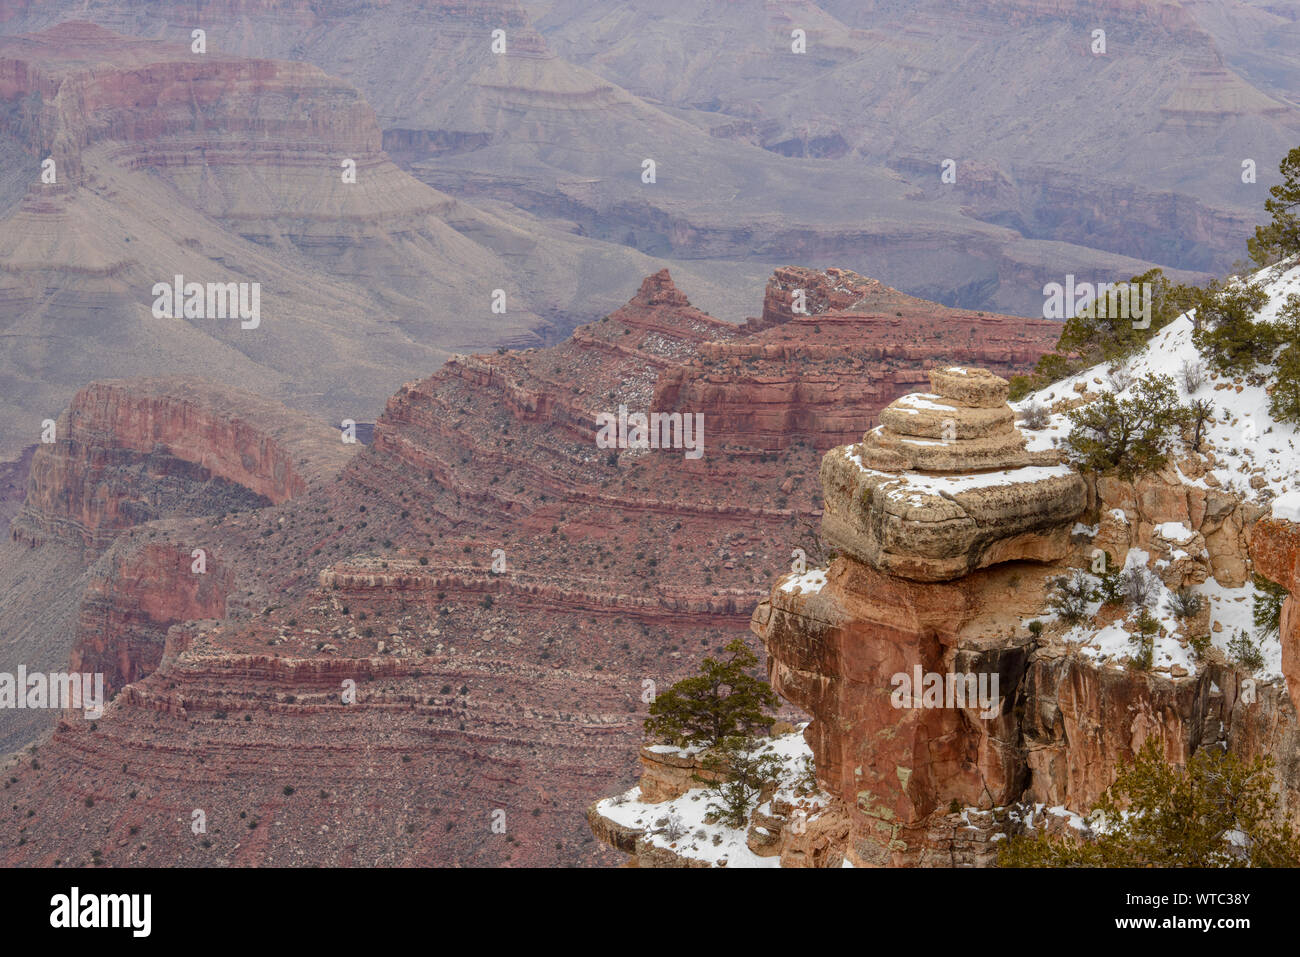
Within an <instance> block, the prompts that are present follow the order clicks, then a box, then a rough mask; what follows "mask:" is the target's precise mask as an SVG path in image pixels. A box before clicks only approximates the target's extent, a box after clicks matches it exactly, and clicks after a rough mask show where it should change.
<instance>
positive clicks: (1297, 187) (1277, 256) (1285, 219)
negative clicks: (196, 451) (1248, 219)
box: [1246, 146, 1300, 266]
mask: <svg viewBox="0 0 1300 957" xmlns="http://www.w3.org/2000/svg"><path fill="white" fill-rule="evenodd" d="M1279 169H1280V171H1281V173H1282V182H1280V183H1278V184H1277V185H1276V186H1272V187H1270V188H1269V191H1268V195H1269V198H1268V199H1267V200H1265V201H1264V209H1265V210H1266V211H1268V212H1269V213H1271V214H1272V216H1273V219H1272V221H1271V222H1269V223H1266V224H1264V225H1263V226H1257V227H1256V228H1255V235H1254V237H1253V238H1252V239H1250V240H1248V241H1247V243H1246V246H1247V248H1248V249H1249V250H1250V258H1251V259H1253V260H1255V262H1257V263H1259V264H1260V265H1261V266H1268V265H1272V264H1273V263H1275V262H1277V261H1278V260H1281V259H1289V258H1290V257H1292V256H1295V255H1297V254H1300V146H1297V147H1296V148H1295V149H1293V150H1291V152H1289V153H1287V154H1286V157H1285V158H1284V159H1283V160H1282V164H1281V166H1280V167H1279Z"/></svg>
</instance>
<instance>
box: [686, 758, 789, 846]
mask: <svg viewBox="0 0 1300 957" xmlns="http://www.w3.org/2000/svg"><path fill="white" fill-rule="evenodd" d="M702 764H703V766H704V769H705V770H706V771H712V772H714V774H715V775H716V777H715V779H714V780H712V781H710V782H709V790H710V791H711V792H712V794H713V797H714V800H712V801H710V802H709V806H708V811H709V812H710V813H712V814H714V815H715V816H716V817H717V818H718V819H719V820H721V821H724V822H725V823H727V824H729V825H731V826H732V827H744V825H745V823H746V822H747V821H748V820H749V812H750V810H751V809H752V808H753V806H754V802H755V801H756V800H757V798H758V796H759V794H761V793H762V790H763V788H764V787H765V786H766V785H767V784H768V783H769V782H772V781H775V780H776V778H777V776H778V775H779V774H780V772H781V762H780V760H779V759H778V758H777V757H776V756H775V755H771V754H758V753H756V750H755V748H754V742H753V740H752V739H746V738H741V737H727V738H723V739H722V740H721V741H720V742H719V743H718V744H717V746H716V747H715V748H714V749H713V750H711V751H710V752H709V753H708V755H706V756H705V758H704V760H703V762H702Z"/></svg>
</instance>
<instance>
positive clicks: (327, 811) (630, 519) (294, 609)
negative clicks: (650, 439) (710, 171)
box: [0, 267, 1058, 865]
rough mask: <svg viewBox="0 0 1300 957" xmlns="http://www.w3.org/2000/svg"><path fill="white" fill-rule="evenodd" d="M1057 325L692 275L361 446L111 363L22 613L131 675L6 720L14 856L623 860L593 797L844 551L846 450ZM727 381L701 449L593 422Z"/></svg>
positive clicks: (20, 654)
mask: <svg viewBox="0 0 1300 957" xmlns="http://www.w3.org/2000/svg"><path fill="white" fill-rule="evenodd" d="M794 288H800V289H803V290H805V291H806V296H805V299H806V302H807V303H808V309H809V313H808V314H807V315H802V314H797V313H794V312H791V311H789V310H787V309H785V308H784V307H783V305H782V304H783V303H789V302H791V301H793V295H792V292H793V289H794ZM885 306H887V308H882V307H885ZM818 326H820V327H821V329H820V331H819V332H818V331H813V330H814V329H815V328H816V327H818ZM940 327H942V328H944V329H945V330H947V331H948V335H946V336H945V338H944V339H943V340H936V339H934V338H933V337H932V334H931V330H932V329H937V328H940ZM1057 328H1058V327H1057V326H1056V325H1055V324H1053V323H1050V322H1046V321H1043V320H1025V319H1017V318H1014V317H1009V316H990V315H984V316H979V315H975V314H973V313H965V312H962V311H960V310H954V309H950V308H948V307H943V306H939V305H936V304H934V303H929V302H924V301H921V300H916V299H913V298H912V297H909V296H906V295H904V294H902V293H899V292H897V291H896V290H893V289H890V288H888V287H886V286H883V285H882V284H881V283H879V282H878V281H876V280H871V279H867V278H865V277H862V276H859V275H857V274H855V273H852V272H850V271H847V270H838V269H836V270H810V269H804V268H799V267H785V268H783V269H781V270H779V271H778V273H777V274H776V275H774V276H773V277H772V279H771V281H770V283H769V287H768V290H767V293H766V294H765V296H764V303H763V314H762V315H761V316H757V317H753V318H752V320H750V321H747V322H746V323H743V324H740V325H736V324H733V323H726V322H721V321H719V320H717V319H714V318H712V317H710V316H709V315H707V314H706V313H704V312H702V311H700V310H699V309H697V308H695V307H694V306H693V305H691V303H690V301H689V300H688V299H687V297H686V296H685V295H684V294H683V292H682V291H681V290H680V289H679V288H678V287H677V285H676V283H675V282H674V281H673V279H672V277H671V276H670V275H669V274H668V272H667V271H664V270H661V271H659V272H657V273H654V274H651V275H650V276H648V277H647V278H646V279H645V280H644V282H643V283H642V284H641V288H640V290H639V291H638V292H637V294H636V295H635V296H633V297H632V299H631V300H630V301H628V302H627V303H626V305H624V306H623V307H621V308H619V309H617V310H615V311H613V312H612V313H610V314H609V315H608V316H606V317H604V318H603V319H601V320H599V321H597V322H593V323H590V324H587V325H584V326H581V327H579V328H578V329H576V330H575V331H574V333H573V335H572V336H571V337H570V338H569V339H567V340H566V341H565V342H563V343H561V344H559V345H556V346H553V347H546V348H541V347H539V348H526V349H522V350H513V351H502V352H495V353H487V354H480V355H458V356H453V357H452V358H451V359H449V360H448V361H447V362H446V363H445V364H444V365H443V366H442V367H441V368H440V369H439V370H438V371H437V372H435V373H434V374H433V375H431V376H429V377H427V378H425V379H422V380H419V381H412V382H408V383H406V384H405V385H404V386H402V388H400V389H399V390H398V391H397V393H396V394H394V395H393V396H392V397H391V398H390V399H389V401H388V403H387V407H386V408H385V410H384V412H383V414H382V415H381V416H380V417H379V418H378V421H377V422H376V423H375V426H374V431H373V437H372V439H371V441H370V443H369V444H368V445H364V446H363V445H360V444H355V445H347V444H344V442H343V441H342V436H341V434H340V433H339V431H338V430H337V429H332V428H330V427H328V426H323V425H320V424H318V423H314V422H313V421H312V420H311V419H310V418H307V417H304V416H303V415H302V414H301V413H296V412H291V411H289V410H287V409H284V408H282V407H280V406H279V405H278V404H277V403H275V402H274V401H272V400H270V399H266V398H263V397H255V396H251V395H248V394H244V393H241V392H240V391H239V390H237V389H235V388H233V387H231V386H228V385H221V386H218V385H215V384H212V383H205V382H197V381H190V380H179V379H176V378H174V377H169V378H162V379H153V380H116V381H108V382H102V383H95V384H93V385H90V386H87V387H86V388H84V389H82V390H81V391H80V392H79V393H78V394H77V396H76V397H75V398H74V401H73V403H72V406H71V407H70V408H69V409H68V410H67V411H66V412H65V413H64V414H63V415H62V416H61V417H60V419H59V422H58V429H57V439H56V441H55V442H52V443H49V444H44V445H41V446H39V447H38V448H37V450H36V453H35V455H34V456H33V457H32V461H31V468H30V473H31V477H30V480H29V487H28V492H27V496H26V500H25V502H24V504H23V507H22V509H21V510H20V512H19V514H18V515H17V516H16V517H15V519H14V522H13V525H12V528H11V530H10V536H9V541H7V542H6V543H4V545H3V548H0V634H3V635H4V636H5V638H6V640H7V649H6V650H7V653H8V655H9V656H11V657H17V658H18V660H24V661H27V662H29V667H33V668H34V667H36V666H37V665H38V664H43V665H44V667H45V668H46V669H47V670H54V669H56V668H57V667H63V666H64V665H66V664H67V663H68V662H72V663H73V664H75V665H76V666H77V667H81V668H93V669H95V670H97V671H102V672H103V673H104V674H105V675H106V686H107V689H108V693H109V696H110V698H111V702H110V704H109V705H108V707H107V709H106V711H105V713H104V715H103V716H102V717H101V718H99V719H98V720H97V721H93V722H88V721H86V720H84V719H83V718H82V717H81V716H79V715H58V714H46V715H44V717H46V718H48V723H47V724H46V726H44V727H40V726H34V725H32V724H30V723H29V724H25V725H15V724H14V716H15V715H16V714H18V713H17V712H9V713H4V714H0V719H2V720H4V721H5V722H6V723H5V725H3V726H2V727H0V732H3V733H4V735H5V738H6V740H7V741H9V742H11V747H12V748H15V749H16V750H15V751H14V753H13V755H12V756H11V758H10V759H9V762H8V765H7V770H6V775H7V776H8V777H10V778H16V780H11V781H10V782H9V787H8V788H7V791H8V793H9V794H10V796H11V800H10V802H9V804H10V810H9V811H6V812H5V813H6V814H10V815H12V817H13V821H12V825H13V826H12V828H11V829H10V831H9V834H10V839H7V840H6V842H5V844H4V847H3V848H2V849H0V859H3V860H4V861H5V862H6V863H8V864H21V863H28V864H37V863H39V864H45V865H52V864H54V863H55V862H56V861H57V862H58V863H60V864H63V865H68V864H76V863H86V862H88V861H90V860H92V859H96V860H102V861H103V862H105V863H111V864H117V865H130V864H214V863H215V864H232V865H242V864H307V863H311V864H420V865H424V864H457V863H459V864H479V865H505V864H516V865H517V864H529V865H540V864H599V863H612V862H615V861H616V860H617V859H618V855H617V854H615V852H613V851H612V850H610V849H608V848H606V847H605V846H604V845H602V844H600V843H598V842H596V841H595V840H594V838H593V837H592V836H591V834H590V832H589V830H588V828H587V825H586V822H585V821H584V819H583V817H582V808H584V807H585V806H586V805H587V804H588V803H589V802H590V801H591V800H592V799H593V798H594V797H595V796H597V795H598V794H599V793H600V792H601V791H602V790H603V789H604V788H605V787H606V786H607V785H608V782H609V781H610V780H611V779H617V778H619V777H623V778H624V779H627V780H630V779H631V775H632V773H633V770H634V768H635V767H636V763H637V753H638V747H639V744H640V738H641V734H640V724H641V721H642V720H643V719H644V717H645V708H646V704H645V702H646V698H645V695H646V689H647V688H653V687H665V686H666V685H667V684H670V683H671V682H673V681H675V680H677V679H678V678H680V677H683V676H684V675H685V674H686V673H688V672H689V671H690V670H691V669H692V667H693V664H694V661H695V658H696V656H697V655H698V654H699V653H700V652H702V651H705V650H708V649H714V648H718V647H721V646H722V645H724V644H725V643H726V642H727V641H729V640H731V639H733V638H735V637H738V636H740V637H743V636H745V635H746V634H747V630H748V627H749V621H750V616H751V613H752V611H753V608H754V605H755V604H756V603H757V602H759V601H760V600H761V599H762V598H763V596H764V595H765V594H766V585H765V583H766V582H767V581H769V580H770V579H771V577H772V576H773V575H774V574H776V573H777V572H778V571H779V570H780V569H781V568H784V567H787V565H788V563H789V555H790V552H791V550H792V548H795V547H803V548H807V549H809V550H811V551H813V552H814V553H815V552H816V549H817V547H818V546H817V544H816V542H815V541H814V540H812V539H811V538H809V537H808V535H807V532H808V528H807V526H808V525H809V524H810V523H811V522H812V521H814V520H815V518H816V516H817V514H818V511H819V509H820V507H821V499H820V492H819V490H818V488H817V486H816V483H815V481H812V480H811V478H810V477H811V476H812V474H813V473H814V471H815V463H816V462H817V460H818V459H819V457H820V455H821V453H822V452H824V451H825V450H827V449H828V448H830V447H832V446H833V445H834V444H835V443H836V442H839V441H841V440H842V437H843V436H844V435H845V434H849V433H860V432H861V431H862V430H863V429H866V428H868V427H871V426H872V425H873V424H874V423H875V421H876V419H877V417H878V416H879V415H880V414H881V409H882V408H883V407H884V406H885V405H887V404H888V403H889V402H890V401H892V400H893V398H894V397H895V396H896V395H897V394H898V393H900V392H902V391H905V390H906V389H907V388H909V387H910V384H911V383H914V382H915V381H916V380H917V379H918V377H921V376H923V375H924V371H923V369H924V367H925V366H927V365H929V364H930V363H931V362H932V361H933V357H934V355H935V354H936V353H938V354H946V355H947V356H948V357H950V359H951V360H952V361H963V362H965V361H970V362H972V363H975V362H980V363H987V364H989V365H991V366H994V367H996V368H999V369H1001V370H1003V371H1005V372H1007V373H1008V374H1011V373H1012V372H1015V371H1019V370H1023V369H1024V368H1027V367H1028V366H1030V365H1032V363H1033V361H1035V360H1036V358H1037V356H1038V355H1041V354H1042V353H1043V352H1045V351H1046V350H1048V349H1049V348H1051V347H1052V345H1053V344H1054V341H1055V335H1056V330H1057ZM986 329H990V330H994V331H995V332H996V334H995V335H990V336H988V337H987V338H986V339H981V338H976V336H977V334H979V333H981V332H982V331H983V330H986ZM800 342H804V343H808V344H810V345H809V347H808V348H803V349H800V348H799V347H798V346H797V343H800ZM797 371H801V372H802V376H800V375H796V372H797ZM796 380H800V381H802V382H803V383H804V385H803V386H797V383H796ZM863 383H869V385H870V388H869V389H864V388H863ZM746 397H748V401H746ZM697 402H698V403H700V404H701V406H702V407H703V408H702V411H703V414H704V421H705V423H706V431H705V436H706V444H705V454H704V456H703V457H702V458H700V459H698V460H690V459H684V458H683V457H682V455H681V454H680V453H679V452H674V451H672V450H664V451H642V450H637V449H627V450H602V449H598V448H597V446H596V443H595V441H594V438H595V432H596V425H595V423H596V417H597V415H598V414H600V413H601V412H605V411H611V410H616V409H617V408H618V406H619V405H620V404H622V405H626V406H627V407H628V408H630V409H647V408H656V409H661V410H663V411H666V412H673V411H678V412H694V411H697V409H696V408H695V406H694V404H695V403H697ZM196 550H202V552H203V554H204V558H205V567H204V571H202V572H195V570H194V562H195V558H194V555H195V551H196ZM32 574H40V575H47V576H50V577H49V579H48V580H47V581H46V582H45V583H44V584H43V585H42V587H41V588H40V589H39V594H40V601H41V602H42V604H43V606H44V608H45V609H46V610H45V611H44V612H43V613H40V614H34V612H33V609H32V607H31V601H32V599H31V584H32V583H31V577H30V576H31V575H32ZM33 622H39V625H34V624H33ZM31 715H32V713H31V712H24V713H23V716H24V718H30V717H31ZM24 742H31V744H30V745H29V746H26V747H22V748H21V749H18V745H20V744H22V743H24ZM15 807H16V810H15V809H14V808H15ZM195 809H200V810H203V811H204V813H205V816H206V821H207V831H206V832H205V833H194V832H193V831H192V830H191V816H192V811H194V810H195ZM28 810H34V811H35V813H34V814H33V815H31V816H28V815H27V811H28ZM498 811H500V812H503V813H504V815H505V821H506V822H507V826H506V830H505V833H497V832H494V830H493V829H492V822H493V820H494V814H495V813H496V812H498Z"/></svg>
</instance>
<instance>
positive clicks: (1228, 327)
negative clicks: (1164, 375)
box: [1192, 279, 1279, 375]
mask: <svg viewBox="0 0 1300 957" xmlns="http://www.w3.org/2000/svg"><path fill="white" fill-rule="evenodd" d="M1267 302H1268V293H1266V292H1265V291H1264V287H1263V286H1261V285H1259V284H1257V283H1251V282H1241V281H1237V280H1231V279H1230V280H1228V281H1227V282H1226V283H1220V282H1219V281H1218V280H1217V279H1216V280H1214V281H1213V282H1211V283H1210V284H1209V285H1208V286H1206V287H1205V289H1203V290H1202V291H1201V292H1200V294H1199V295H1198V296H1197V303H1196V331H1195V332H1194V333H1193V335H1192V337H1193V340H1194V341H1195V342H1196V345H1197V347H1198V348H1199V349H1200V350H1201V353H1202V355H1204V356H1205V358H1206V360H1207V361H1208V362H1209V363H1210V364H1211V365H1213V366H1214V367H1215V368H1217V369H1219V370H1220V371H1222V372H1226V373H1229V374H1237V375H1240V374H1245V373H1248V372H1250V371H1252V370H1253V369H1254V368H1255V366H1256V365H1257V364H1258V363H1261V362H1268V361H1270V360H1271V359H1272V358H1273V351H1274V350H1275V349H1276V348H1277V346H1278V344H1279V342H1278V328H1277V327H1276V326H1274V325H1273V324H1271V323H1266V322H1256V321H1255V314H1256V313H1258V312H1259V310H1260V309H1262V308H1263V307H1264V305H1265V304H1266V303H1267Z"/></svg>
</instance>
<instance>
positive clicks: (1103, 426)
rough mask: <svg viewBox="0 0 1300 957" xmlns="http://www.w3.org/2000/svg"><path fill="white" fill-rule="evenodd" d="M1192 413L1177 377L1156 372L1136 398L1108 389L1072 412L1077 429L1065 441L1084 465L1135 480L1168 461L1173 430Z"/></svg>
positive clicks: (1141, 385)
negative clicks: (1178, 389)
mask: <svg viewBox="0 0 1300 957" xmlns="http://www.w3.org/2000/svg"><path fill="white" fill-rule="evenodd" d="M1187 415H1188V413H1187V410H1186V409H1184V408H1183V407H1182V406H1181V405H1179V404H1178V399H1177V396H1176V394H1175V392H1174V380H1173V379H1171V378H1170V377H1169V376H1167V375H1156V376H1151V377H1149V378H1147V379H1145V380H1143V381H1142V382H1140V383H1138V384H1137V386H1135V387H1134V389H1133V395H1132V397H1131V398H1119V397H1117V396H1116V395H1115V394H1114V393H1111V392H1105V393H1102V395H1101V396H1099V397H1098V398H1096V399H1094V400H1093V401H1092V402H1089V403H1088V404H1087V405H1084V406H1080V407H1079V408H1077V409H1075V410H1073V411H1072V412H1070V413H1069V416H1068V417H1069V419H1070V422H1071V423H1072V424H1073V426H1074V427H1073V428H1072V429H1071V430H1070V434H1069V435H1068V436H1067V437H1066V444H1067V445H1068V446H1069V447H1070V449H1071V450H1072V451H1073V452H1074V456H1075V459H1076V461H1077V462H1078V464H1079V465H1080V467H1082V468H1084V469H1087V470H1090V471H1096V472H1112V471H1113V472H1115V473H1117V474H1118V475H1119V476H1120V477H1121V478H1134V477H1135V476H1138V475H1142V474H1145V473H1147V472H1154V471H1156V470H1157V469H1159V468H1160V467H1161V466H1162V465H1164V464H1165V462H1166V461H1167V460H1168V458H1169V451H1170V447H1171V444H1172V441H1173V430H1174V428H1175V427H1176V426H1178V425H1180V424H1181V423H1184V422H1186V421H1187Z"/></svg>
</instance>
